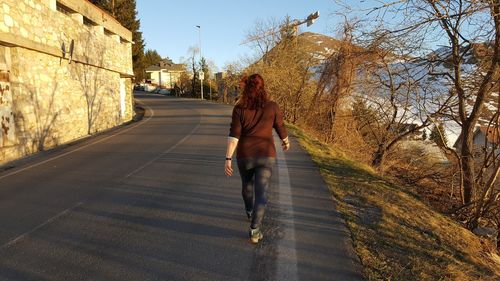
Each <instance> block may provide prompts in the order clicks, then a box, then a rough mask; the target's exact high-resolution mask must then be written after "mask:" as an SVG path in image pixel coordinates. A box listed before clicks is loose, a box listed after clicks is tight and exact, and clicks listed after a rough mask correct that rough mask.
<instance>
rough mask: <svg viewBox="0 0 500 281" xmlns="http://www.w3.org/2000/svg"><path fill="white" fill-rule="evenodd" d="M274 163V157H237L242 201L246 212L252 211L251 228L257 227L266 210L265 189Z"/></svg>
mask: <svg viewBox="0 0 500 281" xmlns="http://www.w3.org/2000/svg"><path fill="white" fill-rule="evenodd" d="M274 163H275V158H274V157H256V158H242V159H238V169H239V171H240V176H241V183H242V191H241V194H242V195H243V201H244V202H245V209H246V211H247V212H253V215H252V224H251V226H250V227H251V228H254V229H256V228H259V227H260V225H261V223H262V218H263V217H264V212H265V210H266V203H267V197H266V191H267V188H268V187H269V181H270V180H271V175H272V171H273V166H274Z"/></svg>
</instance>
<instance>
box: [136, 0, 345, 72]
mask: <svg viewBox="0 0 500 281" xmlns="http://www.w3.org/2000/svg"><path fill="white" fill-rule="evenodd" d="M137 10H138V16H139V19H140V20H141V31H142V32H143V38H144V39H145V42H146V49H155V50H157V51H158V52H159V53H160V55H161V56H163V57H167V56H168V57H170V58H171V59H173V60H174V62H179V60H180V59H181V57H187V54H188V52H187V51H188V48H189V47H190V46H197V45H198V29H197V28H196V27H195V26H196V25H200V26H201V45H202V53H203V56H204V57H206V58H208V59H209V60H212V61H214V62H215V64H216V65H217V66H218V67H219V68H222V67H223V66H224V65H225V64H226V63H228V62H233V61H236V60H238V59H239V58H240V57H241V56H245V55H249V54H251V53H252V51H251V50H250V49H249V48H248V47H247V46H245V45H240V42H241V41H243V40H244V38H245V35H246V33H247V32H248V31H249V30H251V29H252V27H253V26H254V24H255V21H256V20H257V19H262V20H266V19H269V18H276V19H282V18H284V17H285V16H287V15H289V16H290V17H291V18H292V19H303V18H305V17H307V15H309V14H310V13H312V12H314V11H320V17H319V19H318V20H317V21H316V23H315V24H313V25H312V26H310V27H305V25H304V28H303V29H302V30H303V31H311V32H317V33H322V34H327V35H334V28H335V26H336V25H337V24H338V23H339V22H341V21H342V18H340V17H338V16H335V15H333V14H334V13H335V11H337V10H340V7H339V6H337V5H336V4H335V1H334V0H267V1H266V0H254V1H241V0H211V1H201V0H181V1H158V0H137Z"/></svg>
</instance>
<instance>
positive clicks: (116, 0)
mask: <svg viewBox="0 0 500 281" xmlns="http://www.w3.org/2000/svg"><path fill="white" fill-rule="evenodd" d="M90 2H92V3H93V4H94V5H96V6H98V7H100V8H101V9H103V10H105V11H107V12H108V13H110V14H111V15H112V16H113V17H114V18H115V19H116V20H117V21H118V22H119V23H120V24H121V25H123V26H124V27H125V28H127V29H128V30H130V31H131V32H132V41H134V44H133V45H132V62H133V68H134V75H135V79H136V81H141V80H142V79H144V69H145V68H146V66H145V62H144V40H143V39H142V32H140V31H139V29H140V27H141V23H140V21H139V19H137V9H136V1H135V0H91V1H90Z"/></svg>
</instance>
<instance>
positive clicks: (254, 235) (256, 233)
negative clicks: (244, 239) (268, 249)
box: [249, 228, 264, 244]
mask: <svg viewBox="0 0 500 281" xmlns="http://www.w3.org/2000/svg"><path fill="white" fill-rule="evenodd" d="M249 236H250V241H252V243H254V244H257V243H259V240H262V238H264V235H262V232H261V231H260V229H258V228H257V229H253V228H250V231H249Z"/></svg>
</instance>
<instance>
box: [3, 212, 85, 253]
mask: <svg viewBox="0 0 500 281" xmlns="http://www.w3.org/2000/svg"><path fill="white" fill-rule="evenodd" d="M82 204H83V202H78V203H77V204H76V205H74V206H73V207H70V208H68V209H66V210H64V211H62V212H60V213H59V214H57V215H55V216H53V217H51V218H50V219H48V220H46V221H45V222H44V223H42V224H40V225H38V226H36V227H35V228H33V229H32V230H30V231H28V232H25V233H23V234H21V235H19V236H17V237H16V238H14V239H12V240H10V241H9V242H7V243H5V244H3V245H2V246H0V249H3V248H7V247H9V246H11V245H14V244H15V243H17V242H18V241H19V240H21V239H23V238H24V237H26V236H28V235H30V234H31V233H33V232H35V231H37V230H39V229H40V228H42V227H44V226H46V225H48V224H49V223H51V222H53V221H55V220H56V219H58V218H60V217H62V216H64V215H65V214H67V213H68V212H70V211H71V210H73V209H75V208H77V207H79V206H80V205H82Z"/></svg>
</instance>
